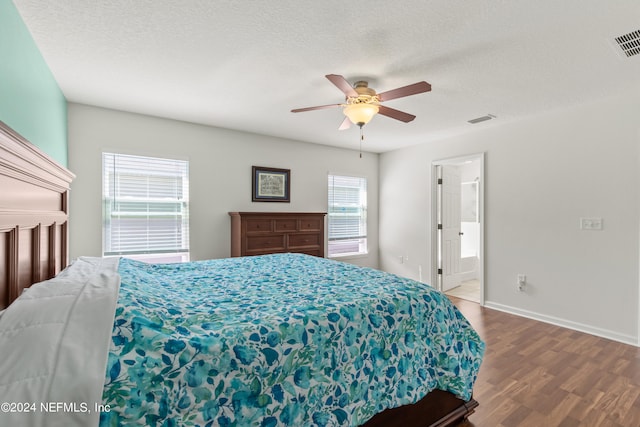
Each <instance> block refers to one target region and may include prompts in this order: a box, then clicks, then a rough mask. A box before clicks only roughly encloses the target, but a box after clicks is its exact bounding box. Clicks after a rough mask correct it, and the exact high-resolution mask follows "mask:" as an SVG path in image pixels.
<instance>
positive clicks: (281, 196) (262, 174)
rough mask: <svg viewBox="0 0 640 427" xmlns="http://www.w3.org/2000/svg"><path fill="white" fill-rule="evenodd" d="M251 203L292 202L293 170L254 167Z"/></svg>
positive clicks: (252, 169)
mask: <svg viewBox="0 0 640 427" xmlns="http://www.w3.org/2000/svg"><path fill="white" fill-rule="evenodd" d="M251 171H252V177H253V179H252V181H251V201H253V202H285V203H289V202H290V201H291V193H290V190H291V170H290V169H279V168H270V167H265V166H252V167H251Z"/></svg>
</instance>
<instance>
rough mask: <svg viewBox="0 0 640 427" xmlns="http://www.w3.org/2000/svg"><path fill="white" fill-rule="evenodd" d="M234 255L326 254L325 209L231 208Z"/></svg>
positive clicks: (232, 249)
mask: <svg viewBox="0 0 640 427" xmlns="http://www.w3.org/2000/svg"><path fill="white" fill-rule="evenodd" d="M229 215H230V216H231V256H232V257H237V256H247V255H264V254H273V253H282V252H299V253H304V254H308V255H314V256H319V257H324V217H325V215H326V213H324V212H229Z"/></svg>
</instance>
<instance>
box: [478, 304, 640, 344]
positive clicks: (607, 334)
mask: <svg viewBox="0 0 640 427" xmlns="http://www.w3.org/2000/svg"><path fill="white" fill-rule="evenodd" d="M484 306H485V307H487V308H491V309H494V310H499V311H503V312H505V313H509V314H515V315H516V316H521V317H526V318H528V319H533V320H538V321H540V322H544V323H550V324H552V325H556V326H561V327H563V328H568V329H573V330H574V331H578V332H584V333H587V334H591V335H595V336H598V337H602V338H607V339H610V340H613V341H618V342H621V343H624V344H629V345H633V346H635V347H640V345H639V343H638V337H635V336H633V335H626V334H620V333H618V332H615V331H610V330H608V329H602V328H597V327H595V326H590V325H585V324H584V323H579V322H573V321H571V320H566V319H562V318H559V317H555V316H548V315H546V314H540V313H536V312H534V311H529V310H523V309H520V308H516V307H511V306H508V305H504V304H500V303H497V302H492V301H485V303H484Z"/></svg>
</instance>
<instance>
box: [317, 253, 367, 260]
mask: <svg viewBox="0 0 640 427" xmlns="http://www.w3.org/2000/svg"><path fill="white" fill-rule="evenodd" d="M367 257H369V252H364V253H360V254H355V253H351V254H337V255H329V256H328V257H327V258H329V259H335V260H338V261H341V260H348V259H360V258H367Z"/></svg>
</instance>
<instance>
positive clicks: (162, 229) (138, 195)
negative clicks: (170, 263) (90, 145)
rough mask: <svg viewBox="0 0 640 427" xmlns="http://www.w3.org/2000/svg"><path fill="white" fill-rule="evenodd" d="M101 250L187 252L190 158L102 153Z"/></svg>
mask: <svg viewBox="0 0 640 427" xmlns="http://www.w3.org/2000/svg"><path fill="white" fill-rule="evenodd" d="M102 164H103V205H104V210H103V212H104V213H103V255H105V256H109V255H139V254H168V253H171V254H175V253H188V252H189V162H187V161H184V160H173V159H162V158H154V157H142V156H132V155H125V154H116V153H103V156H102Z"/></svg>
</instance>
